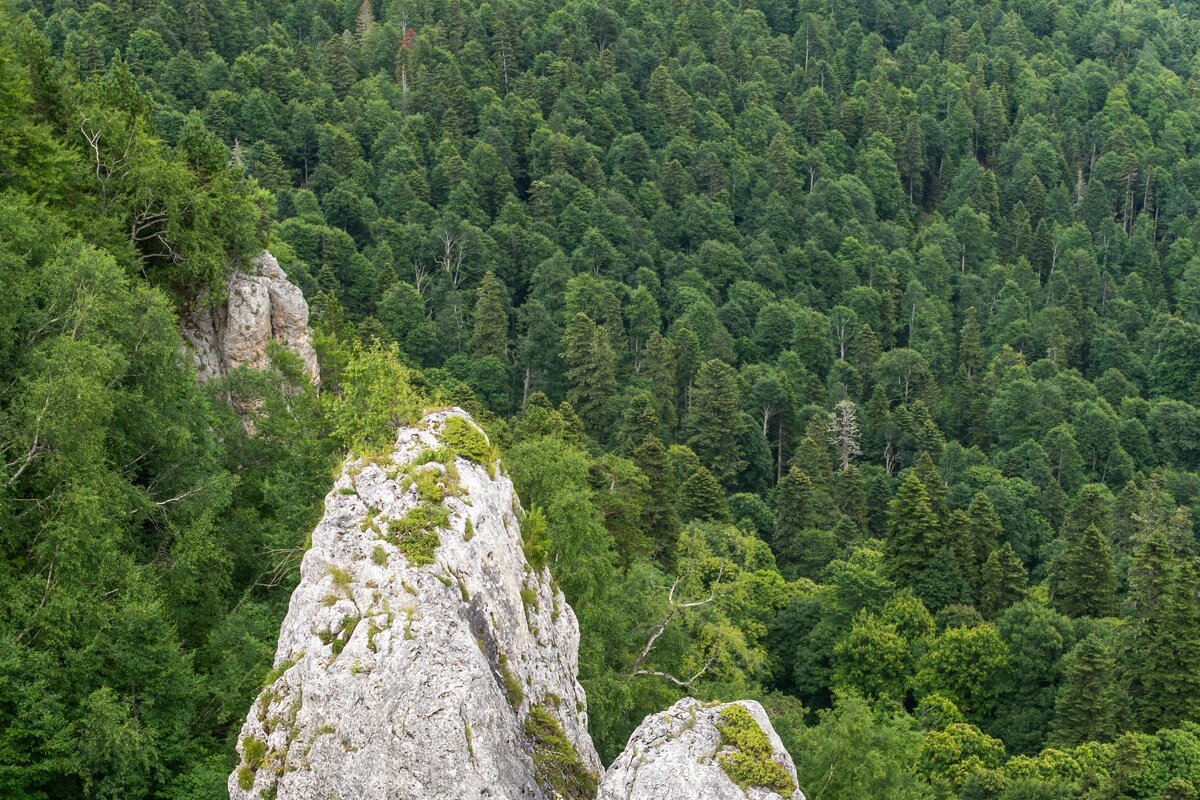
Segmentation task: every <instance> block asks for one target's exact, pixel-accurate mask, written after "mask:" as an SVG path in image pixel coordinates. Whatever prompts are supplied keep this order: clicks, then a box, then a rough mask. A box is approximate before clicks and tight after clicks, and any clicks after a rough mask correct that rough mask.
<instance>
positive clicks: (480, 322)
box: [471, 269, 508, 361]
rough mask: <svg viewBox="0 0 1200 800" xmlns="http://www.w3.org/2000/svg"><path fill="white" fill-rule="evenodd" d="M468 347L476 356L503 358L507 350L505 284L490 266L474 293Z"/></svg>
mask: <svg viewBox="0 0 1200 800" xmlns="http://www.w3.org/2000/svg"><path fill="white" fill-rule="evenodd" d="M471 350H472V351H473V352H474V354H475V357H476V358H485V357H487V356H493V357H495V358H498V359H500V360H501V361H503V360H504V358H505V356H506V355H507V351H508V312H507V311H505V310H504V284H502V283H501V282H500V279H499V278H497V277H496V273H494V272H492V271H491V270H490V269H489V270H488V271H487V272H486V273H484V276H483V280H482V281H480V283H479V289H478V290H477V291H476V293H475V325H474V330H473V331H472V334H471Z"/></svg>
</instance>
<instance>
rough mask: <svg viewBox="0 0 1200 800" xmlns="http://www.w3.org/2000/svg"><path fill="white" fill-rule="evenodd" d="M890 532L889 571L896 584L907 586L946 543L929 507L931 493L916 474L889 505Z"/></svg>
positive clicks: (908, 478) (912, 474) (937, 520)
mask: <svg viewBox="0 0 1200 800" xmlns="http://www.w3.org/2000/svg"><path fill="white" fill-rule="evenodd" d="M888 528H889V538H888V542H887V556H888V564H889V567H890V571H891V574H892V576H893V578H894V579H895V580H896V581H898V582H901V583H904V582H907V581H909V580H911V579H912V577H913V576H915V575H916V574H918V573H919V572H921V571H922V570H923V569H924V568H925V566H926V565H927V564H928V563H929V562H930V560H931V559H932V558H933V555H934V553H935V552H936V551H937V550H938V549H939V543H940V542H941V541H942V539H943V527H942V523H941V521H940V520H939V519H938V516H937V514H935V513H934V511H933V508H932V506H931V505H930V502H929V492H928V491H927V490H926V488H925V484H924V482H922V481H921V479H920V478H919V477H917V475H916V474H915V473H909V475H908V477H906V478H905V479H904V482H903V483H901V484H900V489H899V490H898V491H897V492H896V496H895V497H894V498H893V499H892V501H891V502H890V503H889V504H888ZM951 561H953V555H952V554H951ZM955 568H956V569H957V563H955Z"/></svg>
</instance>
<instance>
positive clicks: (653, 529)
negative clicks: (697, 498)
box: [631, 434, 679, 562]
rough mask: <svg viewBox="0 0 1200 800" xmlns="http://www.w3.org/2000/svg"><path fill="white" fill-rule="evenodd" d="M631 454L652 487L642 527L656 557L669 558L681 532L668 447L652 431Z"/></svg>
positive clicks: (643, 512) (661, 559)
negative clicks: (668, 458) (668, 459)
mask: <svg viewBox="0 0 1200 800" xmlns="http://www.w3.org/2000/svg"><path fill="white" fill-rule="evenodd" d="M631 456H632V458H633V461H634V463H636V464H637V465H638V467H640V468H641V470H642V472H644V473H645V474H646V479H647V481H648V487H649V488H648V494H647V498H646V505H645V508H644V509H643V511H642V528H643V531H644V532H645V534H646V536H647V537H649V539H650V541H651V542H652V544H653V547H654V550H653V555H654V557H655V558H656V559H658V560H659V561H660V562H665V561H666V560H668V559H669V558H670V556H671V554H672V553H673V552H674V550H675V542H676V540H677V539H678V536H679V515H678V513H677V512H676V510H675V495H676V488H675V486H674V481H675V478H674V475H673V474H672V471H671V465H670V463H669V462H668V461H667V448H665V447H663V443H662V441H660V440H659V438H658V437H657V436H654V435H653V434H649V435H647V436H646V437H645V438H644V439H643V440H642V443H641V444H640V445H638V446H637V447H636V448H634V449H633V452H632V453H631Z"/></svg>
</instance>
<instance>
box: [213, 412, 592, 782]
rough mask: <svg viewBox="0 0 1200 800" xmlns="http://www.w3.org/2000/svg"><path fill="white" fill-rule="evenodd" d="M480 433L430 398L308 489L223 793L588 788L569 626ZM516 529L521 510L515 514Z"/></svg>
mask: <svg viewBox="0 0 1200 800" xmlns="http://www.w3.org/2000/svg"><path fill="white" fill-rule="evenodd" d="M523 516H524V513H523V511H522V509H521V507H520V504H519V503H518V501H517V497H516V494H515V493H514V491H513V486H512V483H511V482H510V481H509V479H508V478H507V476H505V475H504V474H503V473H502V472H501V471H500V469H499V464H498V462H497V461H496V459H495V452H494V450H492V448H491V445H490V443H489V442H488V440H487V438H486V436H485V435H484V434H483V432H482V431H481V430H480V429H479V428H478V427H477V426H476V425H475V423H474V422H473V421H472V420H471V419H470V417H469V416H468V415H467V414H466V413H465V412H463V411H462V410H461V409H449V410H445V411H439V412H435V413H432V414H430V415H429V416H427V417H426V418H425V419H423V420H422V421H421V422H419V423H418V424H417V425H415V426H413V427H408V428H403V429H402V430H400V431H399V432H398V434H397V437H396V447H395V451H394V452H393V453H392V454H391V456H390V458H388V459H386V460H384V461H382V462H381V463H371V462H367V461H364V460H362V459H356V460H350V461H348V462H347V463H346V464H345V466H344V468H343V470H342V473H341V475H340V476H339V477H338V479H337V481H336V483H335V484H334V487H333V490H332V491H331V492H330V493H329V495H328V496H327V497H326V499H325V514H324V517H323V519H322V520H321V522H320V524H318V525H317V527H316V530H314V531H313V535H312V546H311V548H310V549H309V550H308V552H307V553H306V554H305V556H304V560H303V562H302V565H301V578H300V585H299V586H298V587H297V588H296V590H295V592H294V593H293V595H292V598H291V603H290V606H289V608H288V613H287V616H286V618H285V619H284V621H283V625H282V628H281V630H280V635H279V645H278V649H277V651H276V655H275V669H274V670H273V672H272V673H271V675H270V676H269V683H267V684H266V686H265V688H264V689H263V691H262V693H261V694H260V695H259V696H258V699H257V700H256V702H255V703H254V705H253V707H252V708H251V710H250V713H249V715H248V717H247V719H246V723H245V725H244V726H243V728H242V731H241V735H240V736H239V738H238V744H237V749H238V754H239V756H240V763H239V765H238V767H237V768H236V769H235V770H234V772H233V774H232V775H230V778H229V792H230V796H231V798H233V800H248V799H249V798H276V800H302V799H303V800H308V798H329V797H337V798H355V800H384V799H385V798H386V800H410V799H411V800H417V798H422V799H426V798H427V799H428V800H436V799H437V798H444V799H445V800H473V799H474V798H494V799H495V800H519V799H522V798H530V799H531V800H551V799H552V798H555V797H557V796H562V797H564V798H566V799H567V800H576V798H588V799H589V800H590V798H592V797H594V794H595V790H596V780H597V778H596V776H597V775H598V773H599V772H600V769H601V765H600V761H599V758H598V757H597V755H596V752H595V750H594V748H593V746H592V743H591V739H590V738H589V737H588V734H587V710H586V709H587V706H586V698H585V696H584V692H583V688H582V687H581V686H580V685H579V683H578V681H577V679H576V672H577V667H578V645H579V626H578V624H577V622H576V619H575V615H574V613H573V612H572V611H571V608H570V607H569V606H568V605H567V603H566V601H565V600H564V598H563V596H562V594H561V592H559V591H558V590H557V588H556V587H555V586H554V584H553V583H552V581H551V579H550V574H549V572H548V570H546V569H545V568H544V567H542V568H540V569H535V568H534V567H532V566H530V564H529V562H528V561H527V559H526V557H525V554H524V551H523V546H522V537H521V530H520V521H521V519H522V517H523ZM531 527H532V526H531Z"/></svg>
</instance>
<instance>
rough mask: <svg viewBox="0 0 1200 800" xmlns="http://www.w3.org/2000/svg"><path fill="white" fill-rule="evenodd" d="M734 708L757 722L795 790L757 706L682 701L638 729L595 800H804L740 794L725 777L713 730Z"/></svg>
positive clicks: (753, 790)
mask: <svg viewBox="0 0 1200 800" xmlns="http://www.w3.org/2000/svg"><path fill="white" fill-rule="evenodd" d="M735 705H736V706H741V707H742V708H744V709H745V710H746V711H747V712H748V713H749V715H750V717H751V718H752V719H753V721H754V722H756V723H758V726H759V727H760V728H761V729H762V733H763V734H764V735H765V736H766V739H767V741H768V742H769V743H770V749H771V754H770V756H769V758H770V759H771V760H772V761H774V762H775V763H777V764H778V765H780V766H781V767H782V768H783V769H784V770H786V771H787V774H788V775H790V776H791V779H792V786H793V787H794V786H795V785H796V768H795V766H794V765H793V764H792V759H791V756H789V755H788V752H787V750H785V749H784V747H783V742H781V741H780V740H779V736H778V735H777V734H776V733H775V729H774V728H772V727H771V722H770V720H769V719H767V713H766V711H764V710H763V707H762V706H761V705H759V704H758V703H756V702H754V701H753V700H742V701H740V702H737V703H726V704H724V705H714V706H706V705H704V704H703V703H701V702H700V701H698V700H695V699H693V698H691V697H685V698H684V699H682V700H680V701H679V702H678V703H676V704H675V705H673V706H671V708H669V709H667V710H666V711H663V712H662V713H660V714H652V715H651V716H649V717H646V719H645V720H644V721H643V722H642V724H641V725H640V726H638V729H637V730H636V731H634V732H633V735H632V736H630V737H629V744H628V745H626V747H625V750H624V752H622V753H621V755H620V756H618V757H617V760H616V761H614V762H613V763H612V765H611V766H610V767H609V768H608V772H607V773H605V775H604V780H603V781H602V782H601V784H600V795H599V798H598V800H804V794H803V793H802V792H801V791H800V790H799V789H796V790H795V791H794V792H790V793H788V794H787V795H780V794H778V793H777V792H775V791H772V790H770V789H767V788H764V787H756V786H750V787H747V788H745V789H743V788H741V787H739V786H738V784H737V783H735V782H734V781H733V780H732V779H731V778H730V776H729V775H728V774H727V773H726V771H725V768H724V767H723V766H722V764H721V763H720V760H719V754H721V753H725V752H729V749H728V747H727V746H723V745H722V736H721V732H720V730H719V729H718V727H717V725H718V723H719V722H720V721H721V719H722V711H724V710H725V709H727V708H729V707H730V706H735Z"/></svg>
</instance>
